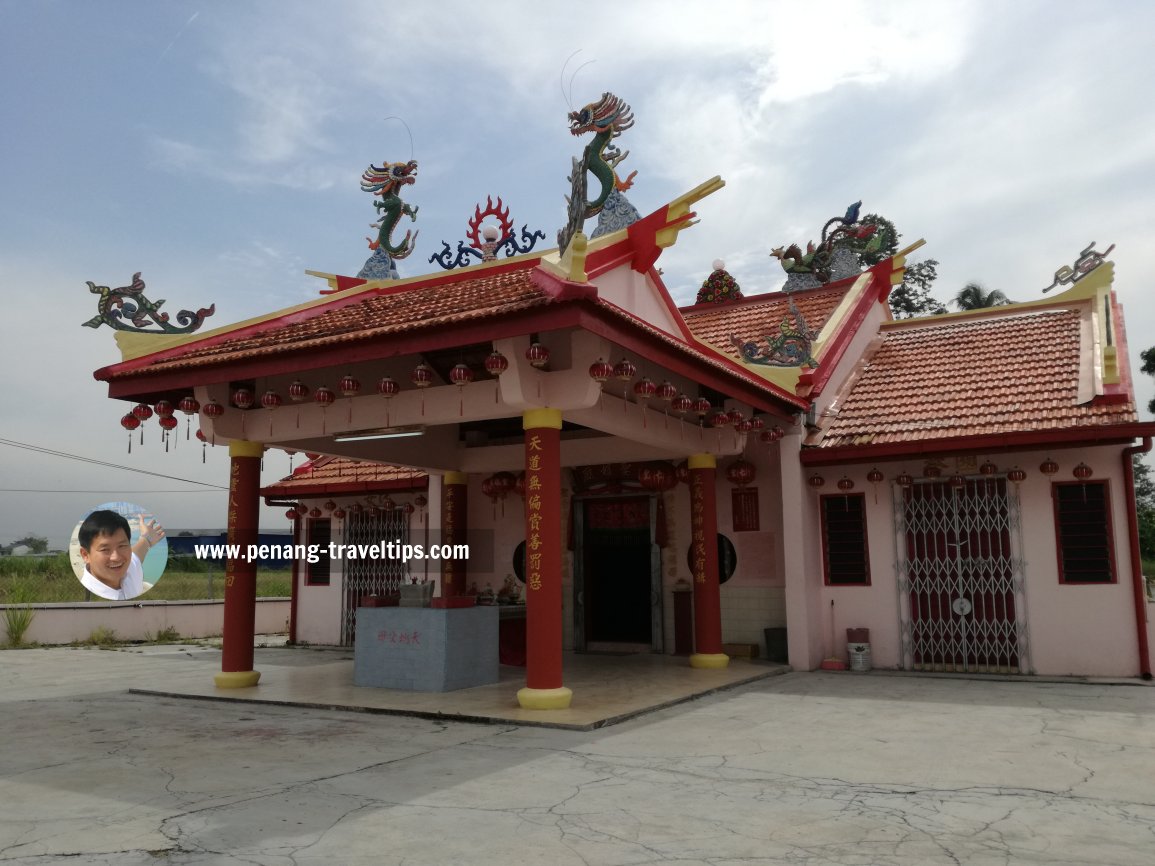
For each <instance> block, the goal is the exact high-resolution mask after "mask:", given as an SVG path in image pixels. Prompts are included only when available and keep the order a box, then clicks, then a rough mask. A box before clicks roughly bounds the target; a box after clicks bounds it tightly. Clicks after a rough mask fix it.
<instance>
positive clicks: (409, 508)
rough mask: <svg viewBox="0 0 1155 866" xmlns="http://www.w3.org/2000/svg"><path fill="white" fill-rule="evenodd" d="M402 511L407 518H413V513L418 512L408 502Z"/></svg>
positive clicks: (402, 507)
mask: <svg viewBox="0 0 1155 866" xmlns="http://www.w3.org/2000/svg"><path fill="white" fill-rule="evenodd" d="M401 510H402V511H404V512H405V516H406V517H411V516H412V515H413V512H414V511H416V510H417V509H415V508H414V507H413V503H412V502H406V503H405V504H404V505H402V506H401Z"/></svg>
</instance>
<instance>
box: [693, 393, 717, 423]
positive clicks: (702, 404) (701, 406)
mask: <svg viewBox="0 0 1155 866" xmlns="http://www.w3.org/2000/svg"><path fill="white" fill-rule="evenodd" d="M712 408H713V407H712V406H711V405H710V401H709V400H707V399H706V398H705V397H699V398H698V399H697V400H695V401H694V411H695V412H697V413H698V417H699V418H705V417H706V413H707V412H709V411H710V410H711V409H712Z"/></svg>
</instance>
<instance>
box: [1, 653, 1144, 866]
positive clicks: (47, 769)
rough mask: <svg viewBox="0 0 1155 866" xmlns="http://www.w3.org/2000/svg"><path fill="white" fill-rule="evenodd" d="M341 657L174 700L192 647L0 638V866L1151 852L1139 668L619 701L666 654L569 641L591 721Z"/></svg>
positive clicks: (772, 680) (1119, 858) (853, 678)
mask: <svg viewBox="0 0 1155 866" xmlns="http://www.w3.org/2000/svg"><path fill="white" fill-rule="evenodd" d="M351 655H352V653H351V652H342V651H333V650H316V649H307V648H306V649H302V648H296V649H292V648H280V647H267V648H258V649H257V650H256V659H255V660H256V667H257V669H258V670H260V671H262V673H263V677H262V684H261V685H260V686H258V687H257V688H256V689H255V690H238V691H252V692H254V693H257V694H250V695H248V696H247V697H245V696H238V695H233V696H231V697H242V700H219V699H205V697H203V696H202V697H192V696H190V695H192V694H194V693H195V692H196V691H197V690H198V689H199V690H200V691H202V692H204V693H205V694H207V695H213V694H214V693H215V690H214V689H213V688H212V687H211V683H212V678H213V674H214V673H215V672H216V671H218V670H219V669H220V653H219V651H218V650H216V649H213V648H211V647H205V646H184V645H167V646H164V645H161V646H140V647H123V648H118V649H112V650H97V649H70V648H55V649H32V650H21V651H6V652H3V653H2V654H0V736H2V738H3V744H4V745H3V750H2V751H0V802H2V803H4V808H3V810H2V812H0V863H4V864H42V863H43V864H47V863H60V862H73V863H94V864H118V866H119V864H130V866H131V864H145V863H147V864H155V863H174V864H178V863H179V864H183V863H221V864H242V863H244V864H269V866H280V864H286V866H288V864H296V866H305V864H325V866H332V864H360V863H373V864H401V863H405V864H418V863H437V864H446V863H503V864H513V863H534V864H538V863H550V864H555V866H567V864H649V863H671V862H677V863H680V864H705V863H709V864H736V863H747V864H759V863H821V864H937V863H999V864H1005V863H1047V864H1056V863H1070V864H1089V863H1112V864H1114V863H1119V864H1124V863H1135V864H1139V863H1143V864H1146V863H1150V862H1151V851H1152V848H1153V846H1155V786H1153V785H1152V782H1151V780H1152V779H1153V778H1155V688H1152V687H1150V686H1147V685H1144V684H1140V683H1139V682H1138V681H1136V680H1131V681H1118V682H1106V681H1096V682H1076V681H1062V680H1048V681H1041V680H1036V679H1030V678H1015V679H1012V678H1005V679H992V678H955V677H928V676H909V675H896V674H889V673H884V672H873V673H870V674H854V673H834V672H830V673H824V672H815V673H790V672H783V671H782V670H781V669H779V668H775V667H772V666H769V665H759V664H757V663H745V664H735V665H734V666H733V669H734V670H733V671H732V672H731V673H732V674H733V673H734V671H737V674H738V675H735V676H732V677H731V679H730V680H728V681H727V682H718V683H716V684H713V685H712V686H711V687H709V688H706V689H702V688H701V687H700V686H697V685H695V686H694V688H695V689H697V691H695V692H693V694H689V693H684V692H679V691H678V688H677V687H676V686H675V685H672V686H671V690H670V693H671V694H677V695H681V697H680V698H679V700H678V702H676V703H672V704H670V702H669V701H666V703H667V704H668V705H667V706H665V707H664V708H660V709H656V710H652V711H645V712H643V711H641V710H637V711H635V710H622V711H620V712H619V711H616V710H615V709H614V708H615V707H624V706H627V705H628V706H635V705H636V700H637V695H636V694H634V693H635V692H637V691H639V689H638V687H636V686H635V685H633V684H632V683H638V682H641V681H642V680H645V679H654V680H658V681H662V682H666V683H669V684H676V683H678V682H679V681H681V680H684V679H685V675H686V674H687V673H690V671H689V669H688V668H684V667H682V666H683V665H685V662H684V661H683V660H677V659H663V660H662V661H661V662H654V661H650V660H647V659H631V658H626V657H605V658H582V657H576V656H571V657H567V659H566V665H567V682H570V683H572V684H573V687H574V701H573V712H574V713H579V712H585V713H587V716H582V717H577V716H575V717H573V718H572V719H571V722H570V724H571V725H572V727H569V728H556V727H542V726H540V725H537V724H534V723H533V722H534V720H533V719H523V720H521V721H518V720H516V719H513V718H512V717H509V718H506V719H504V720H503V718H502V717H501V716H500V713H499V714H497V715H494V714H491V713H489V711H488V710H486V711H485V712H477V713H476V716H477V718H479V719H481V718H484V719H487V721H485V722H478V721H473V722H466V721H456V720H450V719H449V718H448V717H446V718H440V719H439V718H436V717H435V716H436V713H437V709H436V706H435V705H433V704H422V705H420V706H418V705H417V704H416V703H414V704H412V705H409V706H408V708H406V707H405V706H401V705H398V704H395V703H391V702H390V701H389V700H388V699H387V698H388V696H385V697H382V695H380V694H377V695H371V696H369V697H365V698H363V699H357V697H356V695H357V693H359V692H372V691H375V690H365V689H354V688H352V687H350V686H347V685H344V684H343V681H342V679H341V678H342V677H343V676H345V673H343V671H346V670H347V669H348V666H349V665H350V664H351V661H350V660H349V657H351ZM694 673H698V672H694ZM702 673H707V674H712V673H713V672H702ZM505 679H508V680H509V683H508V685H505V686H503V685H501V684H499V686H498V687H495V688H496V691H495V692H494V693H493V694H496V695H499V694H500V692H501V689H502V688H505V689H507V690H508V689H510V688H512V689H514V690H515V689H516V687H517V685H518V684H519V683H520V670H517V669H515V670H513V671H511V672H510V675H509V677H505V676H504V671H503V681H504V680H505ZM293 684H296V685H293ZM310 690H311V695H312V699H311V700H310ZM262 691H265V694H263V695H261V694H259V693H261V692H262ZM471 691H473V690H471ZM703 691H705V692H707V693H705V694H701V692H703ZM216 694H218V695H219V694H220V693H216ZM695 694H697V695H698V696H696V697H695V696H694V695H695ZM595 697H596V700H598V701H604V702H605V706H606V707H608V708H609V709H605V708H603V709H602V710H601V711H600V714H599V713H598V712H593V711H592V708H591V706H590V704H592V703H593V702H594V701H595ZM253 699H256V700H261V701H264V702H262V703H254V702H253ZM452 700H456V701H457V704H456V705H457V706H459V707H466V709H465V710H461V711H459V713H458V714H459V715H461V716H468V715H469V714H470V713H469V712H468V711H467V710H468V708H469V707H475V708H476V707H481V706H483V705H484V706H489V705H491V704H493V701H494V700H495V698H493V697H489V698H478V697H473V698H469V699H466V698H463V697H462V696H460V695H459V696H457V698H453V699H452ZM630 700H633V701H634V702H635V703H634V704H630V703H629V701H630ZM470 701H472V702H473V703H470ZM615 701H616V702H617V703H615ZM487 702H488V703H487ZM499 702H500V701H499ZM507 703H508V701H507ZM301 704H311V705H309V706H302V705H301ZM651 705H652V703H651ZM446 706H449V705H446ZM517 711H518V710H517V706H516V701H515V700H514V701H512V704H511V712H517ZM397 713H416V715H400V714H397ZM590 719H593V721H590ZM598 719H601V721H600V722H599V721H597V720H598ZM594 725H597V726H596V727H593V726H594ZM580 727H585V728H587V729H586V730H581V729H578V728H580Z"/></svg>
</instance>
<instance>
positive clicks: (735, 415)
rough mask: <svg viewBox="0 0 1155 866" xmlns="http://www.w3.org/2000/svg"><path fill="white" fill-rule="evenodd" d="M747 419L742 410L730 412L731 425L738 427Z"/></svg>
mask: <svg viewBox="0 0 1155 866" xmlns="http://www.w3.org/2000/svg"><path fill="white" fill-rule="evenodd" d="M745 418H746V416H745V415H743V414H742V410H741V409H731V410H730V423H731V424H733V425H734V426H735V427H737V426H738V425H739V424H740V423H742V421H743V420H744V419H745Z"/></svg>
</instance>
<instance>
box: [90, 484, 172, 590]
mask: <svg viewBox="0 0 1155 866" xmlns="http://www.w3.org/2000/svg"><path fill="white" fill-rule="evenodd" d="M69 552H70V554H71V558H72V568H73V570H74V571H75V572H76V577H77V579H78V580H79V581H80V582H81V584H83V586H84V588H85V589H87V590H88V591H89V592H90V593H92V594H93V595H95V596H97V597H98V598H104V599H108V600H109V601H127V600H128V599H131V598H136V597H137V596H139V595H142V594H144V593H146V592H148V591H149V590H150V589H152V588H153V586H155V585H156V583H157V581H158V580H160V577H161V575H162V574H163V573H164V569H165V566H166V565H168V542H167V541H165V537H164V527H162V526H161V525H160V524H159V523H158V522H157V521H156V519H155V518H154V517H153V515H152V513H151V512H150V511H149V510H148V509H146V508H143V507H141V506H139V505H135V504H133V503H131V502H107V503H105V504H103V505H100V506H98V507H96V508H94V509H93V510H92V511H90V512H89V513H88V514H86V515H85V517H84V519H83V520H81V521H80V522H79V523H78V524H76V528H75V529H73V531H72V543H71V545H70V546H69Z"/></svg>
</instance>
